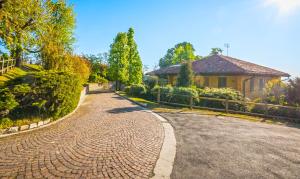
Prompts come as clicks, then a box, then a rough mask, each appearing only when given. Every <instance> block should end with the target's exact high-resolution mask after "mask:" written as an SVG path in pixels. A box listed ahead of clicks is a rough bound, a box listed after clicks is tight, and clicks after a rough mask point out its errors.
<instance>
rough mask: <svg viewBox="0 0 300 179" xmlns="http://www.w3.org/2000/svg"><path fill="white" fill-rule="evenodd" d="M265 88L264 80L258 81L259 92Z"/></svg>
mask: <svg viewBox="0 0 300 179" xmlns="http://www.w3.org/2000/svg"><path fill="white" fill-rule="evenodd" d="M264 87H265V80H264V79H262V78H261V79H259V90H263V89H264Z"/></svg>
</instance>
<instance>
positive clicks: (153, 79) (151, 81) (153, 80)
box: [144, 76, 158, 89]
mask: <svg viewBox="0 0 300 179" xmlns="http://www.w3.org/2000/svg"><path fill="white" fill-rule="evenodd" d="M144 83H145V85H146V86H148V87H149V89H152V88H154V87H155V86H156V85H158V77H157V76H145V79H144Z"/></svg>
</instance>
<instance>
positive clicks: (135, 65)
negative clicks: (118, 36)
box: [127, 28, 143, 84]
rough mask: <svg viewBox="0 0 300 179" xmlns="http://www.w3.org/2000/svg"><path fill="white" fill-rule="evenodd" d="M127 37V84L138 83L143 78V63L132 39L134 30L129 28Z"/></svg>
mask: <svg viewBox="0 0 300 179" xmlns="http://www.w3.org/2000/svg"><path fill="white" fill-rule="evenodd" d="M127 37H128V47H129V54H128V63H129V69H128V72H129V74H130V75H129V78H128V84H140V83H142V78H143V64H142V60H141V57H140V55H139V52H138V49H137V44H136V42H135V40H134V30H133V28H130V29H129V30H128V32H127Z"/></svg>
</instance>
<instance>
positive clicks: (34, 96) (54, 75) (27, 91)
mask: <svg viewBox="0 0 300 179" xmlns="http://www.w3.org/2000/svg"><path fill="white" fill-rule="evenodd" d="M27 78H28V79H31V80H26V81H25V82H24V83H23V84H19V80H16V81H17V85H16V86H15V87H14V88H13V90H12V93H13V94H14V95H15V96H16V100H17V102H18V103H19V105H18V106H17V107H15V108H14V110H13V111H12V112H11V113H10V116H11V117H12V118H15V119H18V118H24V117H34V116H37V117H53V118H59V117H61V116H64V115H66V114H68V113H69V112H71V111H72V110H73V109H75V107H76V106H77V103H78V101H79V96H80V91H81V80H80V78H79V77H78V76H77V75H75V74H72V73H68V72H54V71H48V72H37V73H33V74H30V75H29V76H28V77H27ZM40 114H43V116H39V115H40Z"/></svg>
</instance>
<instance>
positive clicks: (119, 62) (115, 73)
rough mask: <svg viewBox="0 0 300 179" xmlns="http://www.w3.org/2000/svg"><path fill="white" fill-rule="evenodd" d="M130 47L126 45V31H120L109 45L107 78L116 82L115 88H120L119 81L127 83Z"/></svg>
mask: <svg viewBox="0 0 300 179" xmlns="http://www.w3.org/2000/svg"><path fill="white" fill-rule="evenodd" d="M129 51H130V48H129V47H128V38H127V33H124V32H120V33H118V35H117V36H116V38H115V39H114V42H113V43H112V44H111V45H110V52H109V57H108V64H109V69H108V73H109V78H110V79H111V80H113V81H116V82H117V85H116V90H119V89H120V86H119V85H118V83H119V82H121V83H127V81H128V77H129V73H128V56H129Z"/></svg>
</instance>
